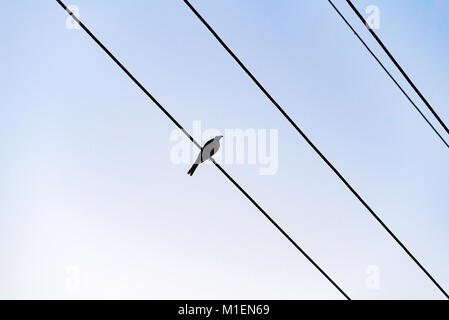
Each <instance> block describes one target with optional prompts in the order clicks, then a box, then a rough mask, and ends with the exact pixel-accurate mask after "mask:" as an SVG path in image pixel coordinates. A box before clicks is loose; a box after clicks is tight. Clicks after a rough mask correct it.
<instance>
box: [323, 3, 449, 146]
mask: <svg viewBox="0 0 449 320" xmlns="http://www.w3.org/2000/svg"><path fill="white" fill-rule="evenodd" d="M328 2H329V3H330V5H331V6H332V7H333V8H334V9H335V11H337V13H338V15H339V16H340V17H341V18H342V19H343V21H344V22H345V23H346V25H347V26H348V27H349V28H350V29H351V31H352V32H353V33H354V34H355V36H356V37H357V38H358V39H359V40H360V42H362V44H363V45H364V46H365V48H366V50H368V52H369V53H370V54H371V55H372V56H373V58H374V59H375V60H376V61H377V63H378V64H379V65H380V66H381V67H382V69H383V70H384V71H385V72H386V73H387V75H388V76H389V77H390V78H391V80H393V82H394V83H395V84H396V86H397V87H398V88H399V90H401V92H402V93H403V94H404V96H405V97H406V98H407V99H408V101H410V103H411V104H412V106H413V107H414V108H415V109H416V111H417V112H418V113H419V114H420V115H421V117H423V119H424V120H425V121H426V122H427V124H428V125H429V126H430V127H431V128H432V130H433V131H434V132H435V133H436V135H437V136H438V137H439V138H440V139H441V141H443V143H444V144H445V145H446V147H447V148H449V144H448V143H447V142H446V140H444V138H443V137H442V136H441V135H440V133H439V132H438V131H437V130H436V129H435V127H434V126H433V125H432V123H431V122H430V121H429V120H428V119H427V117H426V116H425V115H424V114H423V113H422V111H421V110H420V109H419V108H418V106H417V105H416V104H415V103H414V102H413V100H412V99H411V98H410V96H409V95H408V94H407V93H406V92H405V91H404V89H403V88H402V87H401V85H400V84H399V83H398V82H397V81H396V79H395V78H394V77H393V76H392V75H391V73H390V72H389V71H388V70H387V68H386V67H385V66H384V65H383V63H382V62H380V60H379V58H377V56H376V55H375V54H374V52H373V51H372V50H371V49H370V48H369V47H368V45H367V44H366V43H365V41H363V39H362V38H361V37H360V35H359V34H358V33H357V31H355V30H354V28H353V27H352V26H351V24H350V23H349V22H348V20H346V18H345V17H344V16H343V14H342V13H341V12H340V10H338V9H337V7H336V6H335V5H334V3H333V2H332V1H331V0H328Z"/></svg>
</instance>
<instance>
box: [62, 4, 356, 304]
mask: <svg viewBox="0 0 449 320" xmlns="http://www.w3.org/2000/svg"><path fill="white" fill-rule="evenodd" d="M56 1H57V2H58V3H59V4H60V5H61V7H62V8H63V9H64V10H65V11H66V12H67V13H68V14H69V15H70V16H71V17H72V18H73V19H74V20H75V21H76V22H77V23H78V24H79V25H80V26H81V28H82V29H83V30H84V31H86V33H87V34H88V35H89V36H90V37H91V38H92V39H93V40H94V41H95V42H96V43H97V44H98V45H99V46H100V47H101V48H102V49H103V50H104V52H106V54H107V55H108V56H109V57H110V58H111V59H112V60H113V61H114V62H115V63H116V64H117V65H118V66H119V67H120V68H121V69H122V70H123V71H124V72H125V73H126V75H127V76H128V77H129V78H130V79H131V80H132V81H133V82H134V83H135V84H136V85H137V86H138V87H139V88H140V89H141V90H142V91H143V92H144V93H145V94H146V95H147V96H148V97H149V98H150V99H151V100H152V101H153V102H154V103H155V104H156V106H158V107H159V109H160V110H161V111H162V112H163V113H165V115H166V116H167V117H168V118H169V119H170V120H171V121H172V122H173V123H174V124H175V125H176V126H177V127H178V128H179V129H180V130H181V131H182V132H183V133H184V134H185V135H186V136H187V137H188V138H189V139H190V141H192V142H193V143H194V144H195V145H196V146H197V147H198V148H199V149H201V145H200V144H199V143H198V142H197V141H196V140H195V139H194V138H193V137H192V136H191V135H190V134H189V133H188V132H187V130H185V129H184V128H183V127H182V126H181V124H180V123H179V122H178V121H176V119H175V118H174V117H173V116H172V115H171V114H170V113H169V112H168V111H167V110H166V109H165V108H164V107H163V106H162V105H161V104H160V103H159V102H158V101H157V100H156V98H154V97H153V96H152V95H151V94H150V93H149V92H148V90H147V89H145V87H144V86H143V85H142V84H141V83H140V82H139V81H138V80H137V79H136V78H135V77H134V76H133V75H132V74H131V73H130V72H129V71H128V70H127V69H126V68H125V66H124V65H123V64H122V63H121V62H120V61H119V60H118V59H117V58H116V57H115V56H114V55H113V54H112V53H111V52H110V51H109V50H108V49H107V48H106V47H105V46H104V45H103V44H102V43H101V42H100V40H98V39H97V37H95V36H94V35H93V34H92V32H90V30H89V29H88V28H87V27H86V26H85V25H84V24H83V23H82V22H81V21H80V20H79V19H78V18H77V17H76V16H75V15H74V14H73V12H72V11H71V10H70V9H68V8H67V7H66V5H65V4H64V3H63V2H62V1H60V0H56ZM210 160H211V161H212V162H213V163H214V165H215V166H216V167H217V168H218V169H219V170H220V171H221V172H222V173H223V174H224V175H225V177H226V178H228V179H229V181H231V182H232V183H233V184H234V185H235V186H236V187H237V189H238V190H239V191H240V192H242V193H243V195H245V197H246V198H248V200H249V201H251V202H252V204H254V206H255V207H256V208H257V209H259V211H260V212H261V213H262V214H263V215H264V216H265V217H266V218H267V219H268V220H269V221H270V222H271V223H272V224H273V225H274V226H275V227H276V228H277V229H278V230H279V231H280V232H281V233H282V234H283V235H284V236H285V237H286V238H287V239H288V240H289V241H290V242H291V243H292V244H293V246H294V247H295V248H296V249H297V250H298V251H299V252H301V253H302V254H303V255H304V257H306V259H307V260H309V262H310V263H312V265H313V266H314V267H315V268H316V269H318V271H319V272H320V273H321V274H322V275H323V276H324V277H325V278H326V279H327V280H328V281H329V282H330V283H332V285H333V286H334V287H335V288H336V289H337V290H338V291H339V292H340V293H341V294H342V295H343V296H344V297H345V298H346V299H347V300H351V298H349V296H348V295H347V294H346V293H345V292H344V291H343V290H342V289H341V288H340V287H339V286H338V285H337V284H336V283H335V281H334V280H332V278H331V277H330V276H328V275H327V273H326V272H324V270H323V269H321V267H320V266H319V265H318V264H317V263H316V262H315V261H314V260H313V259H312V258H311V257H310V256H309V255H308V254H307V253H306V252H305V251H304V250H303V249H302V248H301V247H300V246H299V245H298V244H297V243H296V242H295V241H294V240H293V239H292V238H291V237H290V236H289V235H288V234H287V233H286V232H285V231H284V230H283V229H282V228H281V227H280V226H279V225H278V224H277V223H276V222H275V221H274V220H273V219H272V218H271V217H270V215H269V214H268V213H267V212H266V211H265V210H264V209H262V207H261V206H260V205H259V204H258V203H257V202H256V201H255V200H254V199H253V198H252V197H251V196H250V195H249V194H248V193H247V192H246V191H245V190H244V189H243V188H242V187H241V186H240V185H239V184H238V183H237V182H236V181H235V180H234V179H233V178H232V177H231V176H230V175H229V174H228V173H227V172H226V171H225V170H224V169H223V168H222V167H221V166H220V165H219V164H218V163H217V162H215V160H214V159H213V158H210Z"/></svg>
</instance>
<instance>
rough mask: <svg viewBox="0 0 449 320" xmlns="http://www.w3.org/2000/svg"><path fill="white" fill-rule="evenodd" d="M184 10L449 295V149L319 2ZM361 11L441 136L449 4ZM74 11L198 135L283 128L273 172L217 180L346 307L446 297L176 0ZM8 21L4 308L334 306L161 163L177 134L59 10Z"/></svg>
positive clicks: (274, 246)
mask: <svg viewBox="0 0 449 320" xmlns="http://www.w3.org/2000/svg"><path fill="white" fill-rule="evenodd" d="M191 3H192V5H194V6H195V7H196V9H197V10H198V11H199V12H200V14H201V15H202V16H203V17H204V18H205V19H206V20H207V21H208V22H209V24H210V25H211V26H212V27H213V28H214V29H215V31H216V32H217V33H218V34H219V35H220V36H221V37H222V39H223V40H224V41H225V42H226V43H227V44H228V45H229V47H230V48H231V49H232V50H233V51H234V52H235V53H236V55H237V56H238V57H239V58H240V59H241V60H242V61H243V63H245V65H246V66H247V67H248V69H249V70H251V72H253V74H254V75H255V76H256V77H257V78H258V80H259V81H260V82H261V83H262V84H263V86H264V87H265V88H266V89H267V90H268V91H269V92H270V93H271V95H272V96H273V97H274V98H275V99H276V100H277V101H278V102H279V104H280V105H281V106H282V107H283V108H284V110H285V111H286V112H287V113H288V114H289V115H290V116H291V118H292V119H294V121H295V122H296V123H297V124H298V125H299V126H300V127H301V128H302V129H303V131H304V132H305V133H306V134H307V135H308V137H309V138H310V139H311V140H312V141H313V142H314V144H315V145H316V146H318V148H320V150H321V151H322V152H323V153H324V154H325V155H326V157H327V158H328V159H329V160H330V161H331V162H332V163H333V164H334V165H335V167H336V168H338V170H340V172H341V173H342V174H343V175H344V176H345V177H346V178H347V180H348V181H349V182H350V183H351V184H352V185H353V186H354V188H355V189H356V190H357V191H358V192H359V194H360V195H361V196H362V197H363V198H364V199H365V200H366V202H367V203H368V204H369V205H370V206H371V207H372V208H373V209H374V211H375V212H376V213H377V214H378V215H379V217H381V218H382V219H383V221H384V222H385V223H386V224H387V225H388V226H389V227H390V228H391V230H392V231H393V232H394V233H395V234H396V235H397V236H398V237H399V239H401V241H402V242H403V243H404V244H405V245H406V246H407V247H408V248H409V249H410V251H411V252H412V253H413V254H414V255H415V256H416V258H417V259H418V260H419V261H420V262H421V263H422V264H423V265H424V266H425V267H426V269H427V270H428V271H429V272H430V273H431V274H432V275H433V276H434V277H435V278H436V279H437V281H438V282H439V283H440V284H441V285H442V287H443V288H445V289H446V290H449V250H448V249H447V248H448V247H449V232H448V230H449V217H448V213H449V196H448V190H449V166H448V163H449V152H448V150H447V148H446V147H445V146H444V145H443V144H442V143H441V141H440V140H439V139H438V138H437V137H436V136H435V134H434V133H433V132H432V131H431V129H430V128H429V127H428V126H427V125H426V123H425V122H424V121H423V120H422V118H421V117H420V116H419V115H418V114H417V112H416V111H415V110H414V109H413V108H412V106H411V105H410V103H409V102H408V101H407V100H406V98H405V97H404V96H403V95H402V94H401V92H400V91H399V90H398V88H397V87H395V86H394V84H393V83H392V81H391V79H389V78H388V77H387V76H386V74H385V73H384V72H383V71H382V70H381V69H380V68H379V66H378V65H377V64H376V62H375V61H374V60H373V59H372V57H371V56H370V55H369V54H368V52H367V51H366V50H365V48H363V46H362V45H361V44H360V42H359V41H358V40H357V39H356V38H355V36H354V35H353V34H352V33H351V32H350V31H349V29H348V28H347V26H345V25H344V24H343V22H342V21H341V19H340V18H339V17H338V16H337V14H336V13H335V11H334V10H333V9H332V7H331V6H330V5H329V4H328V2H327V1H324V0H304V1H293V0H291V1H289V0H281V1H250V0H226V1H224V0H209V1H206V0H192V1H191ZM354 3H355V5H356V6H357V7H358V8H359V10H360V11H361V12H362V13H363V14H365V13H364V11H365V10H364V8H366V7H367V6H369V5H376V6H378V7H379V10H380V11H379V12H380V29H378V30H376V33H377V34H378V35H379V36H380V37H381V39H382V40H383V41H384V43H385V44H386V45H387V47H388V48H389V49H390V51H391V52H392V53H393V55H394V56H395V57H396V58H397V60H398V61H399V62H400V64H401V65H402V66H403V67H404V69H405V70H406V71H407V73H408V74H409V75H410V77H411V78H412V79H413V80H414V82H415V83H416V85H417V87H418V88H419V89H420V90H421V92H423V94H424V95H425V96H426V97H427V98H428V100H429V102H430V103H431V104H432V106H433V107H434V108H435V109H436V110H437V112H438V114H439V115H440V116H441V118H442V119H443V120H444V121H445V122H446V123H449V108H448V105H447V101H448V100H449V91H448V90H447V88H448V87H449V76H448V74H449V61H448V59H447V57H448V56H449V42H448V41H447V39H448V37H449V1H447V0H429V1H419V0H395V1H387V0H369V1H368V0H366V1H365V0H359V1H354ZM335 4H336V5H337V7H338V8H339V9H341V11H342V13H343V14H344V15H345V16H346V17H347V19H348V20H349V22H351V24H352V25H353V26H354V27H355V29H356V30H357V31H359V32H360V34H361V36H362V37H363V39H364V40H365V41H366V42H367V43H368V45H369V46H370V47H371V48H372V49H373V51H374V52H375V53H376V54H378V55H379V58H380V59H381V60H382V62H384V63H385V65H386V66H387V68H388V69H389V70H390V71H391V72H392V74H393V75H394V76H395V77H397V79H398V81H399V82H400V83H401V84H402V85H403V86H404V88H405V90H406V91H407V93H409V94H410V96H411V97H412V99H413V100H414V101H415V102H416V103H417V105H418V106H419V107H420V108H421V110H422V111H423V112H424V113H425V114H426V115H428V116H429V118H431V115H430V112H428V110H427V109H426V107H425V105H424V104H423V103H422V101H420V100H419V98H418V97H417V95H416V94H415V93H414V92H413V90H412V89H411V88H410V87H409V86H408V85H407V83H406V81H405V80H404V79H403V78H402V77H401V76H400V74H399V73H398V71H397V70H395V69H394V66H393V65H392V64H391V62H389V60H388V58H387V57H386V56H385V54H384V53H383V52H382V50H381V49H380V48H379V46H378V45H377V44H376V43H375V42H374V40H373V39H372V38H371V37H370V35H369V33H368V32H367V30H366V29H365V28H364V26H363V25H362V24H361V22H360V21H359V20H358V19H357V17H356V16H355V15H354V13H353V12H352V11H351V9H350V8H349V7H348V5H347V4H346V2H345V1H343V0H336V1H335ZM66 5H75V6H76V7H77V8H78V9H79V14H80V19H81V20H82V21H83V22H84V23H85V25H87V26H88V27H89V28H90V30H91V31H92V32H93V33H94V34H95V35H96V36H97V37H98V38H99V39H100V40H101V41H102V42H103V43H104V44H105V45H106V46H107V47H108V48H109V50H110V51H111V52H112V53H113V54H114V55H115V56H116V57H117V58H118V59H119V60H120V61H121V62H122V63H123V64H124V65H125V66H126V67H127V68H128V70H129V71H130V72H131V73H133V74H134V76H135V77H136V78H137V79H138V80H139V81H140V82H141V83H142V84H143V85H144V86H145V87H146V88H147V89H148V91H149V92H151V94H153V95H154V96H155V97H156V99H157V100H158V101H159V102H160V103H161V104H162V105H163V106H164V107H165V108H166V109H167V110H169V112H170V113H171V114H172V115H173V116H174V117H175V118H176V119H177V120H178V121H179V122H180V123H181V124H182V125H183V126H184V127H185V128H186V129H187V130H188V131H193V127H194V123H195V121H201V127H202V128H203V129H215V130H217V131H218V132H225V130H229V129H242V130H246V129H255V130H259V129H261V130H270V129H275V130H277V132H278V144H277V146H278V148H277V151H278V170H277V171H276V172H275V174H272V175H260V171H259V169H260V166H258V165H255V164H227V163H224V164H223V167H224V168H225V170H227V172H228V173H229V174H230V175H231V176H232V177H233V178H234V179H235V180H236V181H237V182H238V183H239V184H240V185H241V186H242V187H243V188H245V190H247V192H248V193H249V194H250V195H251V196H252V197H253V198H254V199H255V200H256V201H257V202H258V203H259V204H260V205H261V206H262V207H263V208H264V209H265V210H266V211H267V212H268V213H269V214H270V215H271V216H272V217H273V219H275V220H276V221H277V222H278V223H279V225H280V226H281V227H283V228H284V230H285V231H286V232H287V233H288V234H289V235H290V236H291V237H292V238H293V239H295V241H296V242H297V243H298V244H299V245H300V246H301V247H302V248H303V249H304V250H305V251H306V252H307V253H308V254H309V255H310V256H311V257H312V258H313V259H314V260H315V261H316V262H317V263H318V264H319V265H320V266H321V267H322V268H323V269H324V270H325V272H326V273H327V274H329V276H331V277H332V279H334V281H335V282H336V283H337V284H338V285H339V286H340V287H341V288H342V289H343V290H344V291H345V292H346V293H347V294H348V295H349V296H350V297H351V298H353V299H442V298H444V297H443V295H442V294H441V292H439V291H438V289H437V288H436V287H435V286H434V285H433V284H432V282H431V281H430V280H429V279H428V278H427V277H426V276H425V274H424V273H423V272H422V271H421V270H420V269H419V268H418V267H417V266H416V265H415V264H414V263H413V262H412V261H411V259H410V258H409V257H408V256H407V255H406V254H405V253H404V251H403V250H402V249H401V248H400V247H399V246H398V245H397V243H395V242H394V240H393V239H392V238H391V237H390V236H389V235H388V234H387V233H386V231H385V230H384V229H383V228H382V227H381V226H380V225H379V224H378V223H377V222H376V221H375V220H374V218H373V217H372V216H371V215H370V214H369V212H368V211H367V210H366V209H365V208H364V207H363V206H362V205H361V204H360V202H359V201H358V200H357V199H356V198H355V197H354V196H353V195H352V194H351V193H350V192H349V191H348V189H347V188H346V187H345V186H344V185H343V183H342V182H341V181H340V180H338V178H337V177H336V176H335V174H334V173H333V172H332V171H331V170H330V169H329V168H328V167H327V166H326V164H325V163H324V162H323V161H322V160H321V159H320V158H319V157H318V155H317V154H316V153H315V152H314V151H313V150H312V149H311V148H310V146H309V145H308V144H307V143H306V142H305V141H304V140H303V139H302V138H301V137H300V135H299V134H298V133H297V131H296V130H295V129H294V128H293V127H292V126H291V125H290V124H289V123H288V121H286V119H285V118H284V117H283V116H282V115H281V114H280V113H279V111H278V110H276V109H275V107H274V106H273V105H272V104H271V103H270V101H269V100H268V99H267V98H266V97H265V96H264V95H263V93H262V92H261V91H260V90H259V89H258V88H257V87H256V86H255V85H254V83H253V82H252V81H251V80H250V79H249V78H248V76H247V75H246V74H245V73H244V72H243V71H242V70H241V68H240V67H239V66H238V65H237V64H236V63H235V61H234V60H233V59H232V58H231V57H230V56H229V55H228V53H226V51H225V50H224V49H223V48H222V47H221V46H220V45H219V43H218V42H217V41H216V40H215V39H214V38H213V37H212V36H211V34H210V33H209V32H208V31H207V30H206V29H205V27H204V26H203V25H202V24H201V23H200V21H199V20H198V19H197V18H196V17H195V16H194V15H193V13H192V12H191V11H190V10H189V9H188V7H187V6H186V5H185V4H184V3H183V1H178V0H171V1H161V0H160V1H156V0H154V1H137V0H136V1H119V0H116V1H106V0H96V1H88V0H76V1H75V0H74V1H73V2H66ZM0 12H1V13H2V17H3V18H2V19H1V21H0V38H1V39H2V43H3V45H2V50H0V74H1V77H0V88H1V90H2V94H1V95H0V177H1V179H0V256H1V258H2V262H1V264H0V298H3V299H14V298H15V299H48V298H56V299H119V298H120V299H343V298H344V297H343V296H342V295H341V294H340V293H339V292H338V291H337V290H336V289H335V288H334V287H333V286H332V285H331V284H330V283H329V282H328V281H327V280H326V279H325V278H324V277H323V276H322V275H321V274H320V273H319V272H318V271H317V270H316V269H315V268H314V267H313V266H312V265H311V264H310V263H309V262H308V261H307V260H306V259H305V258H304V257H303V256H302V255H301V254H300V253H299V252H298V251H297V250H296V249H295V248H294V247H293V246H292V245H291V244H290V243H289V242H288V241H287V240H286V239H285V238H284V237H283V236H282V235H281V234H280V233H279V232H278V231H277V230H276V229H275V228H274V227H273V225H271V224H270V223H269V221H268V220H266V218H265V217H263V216H262V214H261V213H260V212H259V211H258V210H257V209H256V208H255V207H254V206H253V205H252V204H251V203H250V202H249V201H248V200H247V199H246V198H245V197H244V196H243V195H242V194H241V193H240V192H239V191H238V190H237V189H236V188H235V186H233V185H232V184H231V183H230V182H229V181H228V180H227V179H226V178H225V177H224V176H223V175H222V174H221V173H220V172H219V171H218V170H217V169H216V168H215V167H214V166H211V165H203V166H200V167H199V168H198V170H197V171H196V172H195V174H194V175H193V177H190V176H188V175H187V174H186V172H187V171H188V169H189V167H190V165H189V164H188V163H184V164H175V163H173V161H172V160H171V158H170V154H171V150H173V147H174V146H175V144H176V142H175V141H173V140H171V139H170V137H171V135H172V134H173V130H174V129H176V128H175V126H174V125H173V123H172V122H171V121H170V120H169V119H168V118H167V117H166V116H165V115H164V114H163V113H162V112H161V111H160V110H159V109H158V108H157V107H156V106H155V105H154V104H153V103H152V102H151V101H150V100H149V99H148V98H147V97H146V96H145V94H143V93H142V91H140V89H139V88H138V87H137V86H136V85H135V84H134V83H133V82H132V81H131V80H130V79H129V78H128V77H127V76H126V75H125V74H124V73H123V72H122V71H121V70H120V69H119V68H118V67H117V66H116V65H115V64H114V63H113V62H112V60H111V59H109V58H108V57H107V56H106V54H105V53H104V52H103V51H102V50H101V49H100V48H99V47H98V46H97V45H96V44H95V43H94V42H93V41H92V39H91V38H90V37H88V35H87V34H86V33H85V32H84V31H82V30H80V29H76V28H75V29H70V28H67V25H66V19H67V14H66V12H64V10H62V8H61V7H60V6H59V5H58V4H57V3H56V1H52V0H44V1H31V0H21V1H11V0H9V1H8V0H1V1H0ZM365 15H366V14H365ZM431 120H432V122H433V123H434V124H435V126H436V127H438V124H437V122H436V121H435V120H434V119H431ZM438 128H439V129H441V128H440V127H438ZM440 132H441V133H442V134H443V130H440ZM199 138H202V139H201V143H204V142H205V141H206V138H207V137H199ZM446 138H449V137H447V135H446ZM224 140H226V137H225V138H224Z"/></svg>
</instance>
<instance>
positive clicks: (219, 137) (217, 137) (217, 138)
mask: <svg viewBox="0 0 449 320" xmlns="http://www.w3.org/2000/svg"><path fill="white" fill-rule="evenodd" d="M221 138H223V136H216V137H215V140H218V141H220V139H221Z"/></svg>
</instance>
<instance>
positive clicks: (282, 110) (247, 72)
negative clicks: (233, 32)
mask: <svg viewBox="0 0 449 320" xmlns="http://www.w3.org/2000/svg"><path fill="white" fill-rule="evenodd" d="M184 3H185V4H186V5H187V6H188V7H189V8H190V10H192V12H193V13H194V14H195V15H196V17H197V18H198V19H199V20H200V21H201V22H202V23H203V24H204V26H205V27H206V28H207V29H208V30H209V31H210V33H212V35H213V36H214V37H215V39H217V41H218V42H219V43H220V44H221V45H222V46H223V48H224V49H225V50H226V51H227V52H228V53H229V54H230V55H231V56H232V57H233V58H234V60H235V61H236V62H237V63H238V65H239V66H240V67H241V68H242V69H243V70H244V71H245V73H246V74H247V75H248V76H249V77H250V78H251V80H253V82H254V83H255V84H256V85H257V87H258V88H259V89H260V90H261V91H262V92H263V93H264V94H265V96H266V97H267V98H268V99H269V100H270V101H271V103H272V104H273V105H274V106H275V107H276V108H277V109H278V110H279V111H280V112H281V113H282V115H283V116H284V117H285V118H286V119H287V120H288V122H290V124H291V125H292V126H293V127H294V128H295V129H296V131H298V133H299V134H300V135H301V136H302V137H303V138H304V140H306V142H307V143H308V144H309V145H310V147H312V149H313V150H314V151H315V152H316V153H317V154H318V155H319V156H320V158H321V159H322V160H323V161H324V162H325V163H326V164H327V165H328V166H329V168H331V169H332V171H333V172H334V173H335V174H336V175H337V176H338V178H340V180H341V181H342V182H343V183H344V184H345V186H346V187H347V188H348V189H349V190H350V191H351V192H352V193H353V194H354V196H355V197H356V198H357V199H358V200H359V201H360V202H361V203H362V204H363V206H364V207H365V208H366V209H367V210H368V211H369V213H371V215H372V216H373V217H374V218H375V219H376V221H377V222H379V224H380V225H381V226H382V227H383V228H384V229H385V230H386V231H387V232H388V234H389V235H390V236H391V237H392V238H393V239H394V240H395V241H396V242H397V244H399V246H400V247H401V248H402V249H403V250H404V251H405V252H406V253H407V255H408V256H409V257H410V258H411V259H412V260H413V261H414V262H415V263H416V265H417V266H418V267H419V268H420V269H421V270H422V271H423V272H424V273H425V274H426V275H427V277H429V279H430V280H432V282H433V283H434V284H435V285H436V286H437V287H438V289H439V290H440V291H441V292H442V293H443V294H444V295H445V296H446V298H448V299H449V295H448V294H447V293H446V291H444V289H443V288H442V287H441V286H440V285H439V284H438V282H437V281H436V280H435V279H434V278H433V277H432V275H431V274H430V273H429V272H428V271H427V270H426V269H425V268H424V267H423V266H422V265H421V263H420V262H419V261H418V260H417V259H416V258H415V256H414V255H413V254H412V253H411V252H410V251H409V250H408V249H407V247H406V246H405V245H404V244H403V243H402V242H401V241H400V240H399V239H398V237H396V235H395V234H394V233H393V232H392V231H391V230H390V229H389V228H388V227H387V225H386V224H385V223H384V222H383V221H382V219H380V218H379V216H378V215H377V214H376V213H375V212H374V211H373V209H371V207H370V206H369V205H368V204H367V203H366V202H365V200H363V198H362V197H361V196H360V195H359V194H358V193H357V191H355V189H354V188H353V187H352V186H351V185H350V184H349V182H348V181H346V179H345V178H344V177H343V176H342V175H341V173H340V172H339V171H338V170H337V169H336V168H335V167H334V166H333V165H332V163H331V162H330V161H329V160H328V159H327V158H326V157H325V156H324V155H323V154H322V153H321V151H320V150H319V149H318V147H316V146H315V144H313V142H312V141H311V140H310V139H309V138H308V137H307V135H306V134H305V133H304V132H303V131H302V130H301V129H300V128H299V127H298V125H297V124H296V123H295V122H294V121H293V120H292V118H290V116H289V115H288V114H287V113H286V112H285V111H284V109H282V107H281V106H280V105H279V103H277V101H276V100H275V99H274V98H273V97H272V96H271V95H270V94H269V93H268V91H267V90H266V89H265V88H264V87H263V86H262V85H261V84H260V82H259V81H258V80H257V79H256V77H255V76H254V75H253V74H252V73H251V72H250V71H249V70H248V69H247V68H246V66H245V65H244V64H243V63H242V62H241V61H240V59H239V58H238V57H237V56H236V55H235V54H234V53H233V52H232V51H231V49H229V47H228V46H227V45H226V44H225V43H224V41H223V40H222V39H221V38H220V37H219V36H218V34H217V33H216V32H215V31H214V29H212V27H211V26H210V25H209V24H208V23H207V22H206V20H204V18H203V17H202V16H201V15H200V14H199V13H198V11H196V9H195V8H194V7H193V6H192V5H191V4H190V2H189V1H187V0H184Z"/></svg>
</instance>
